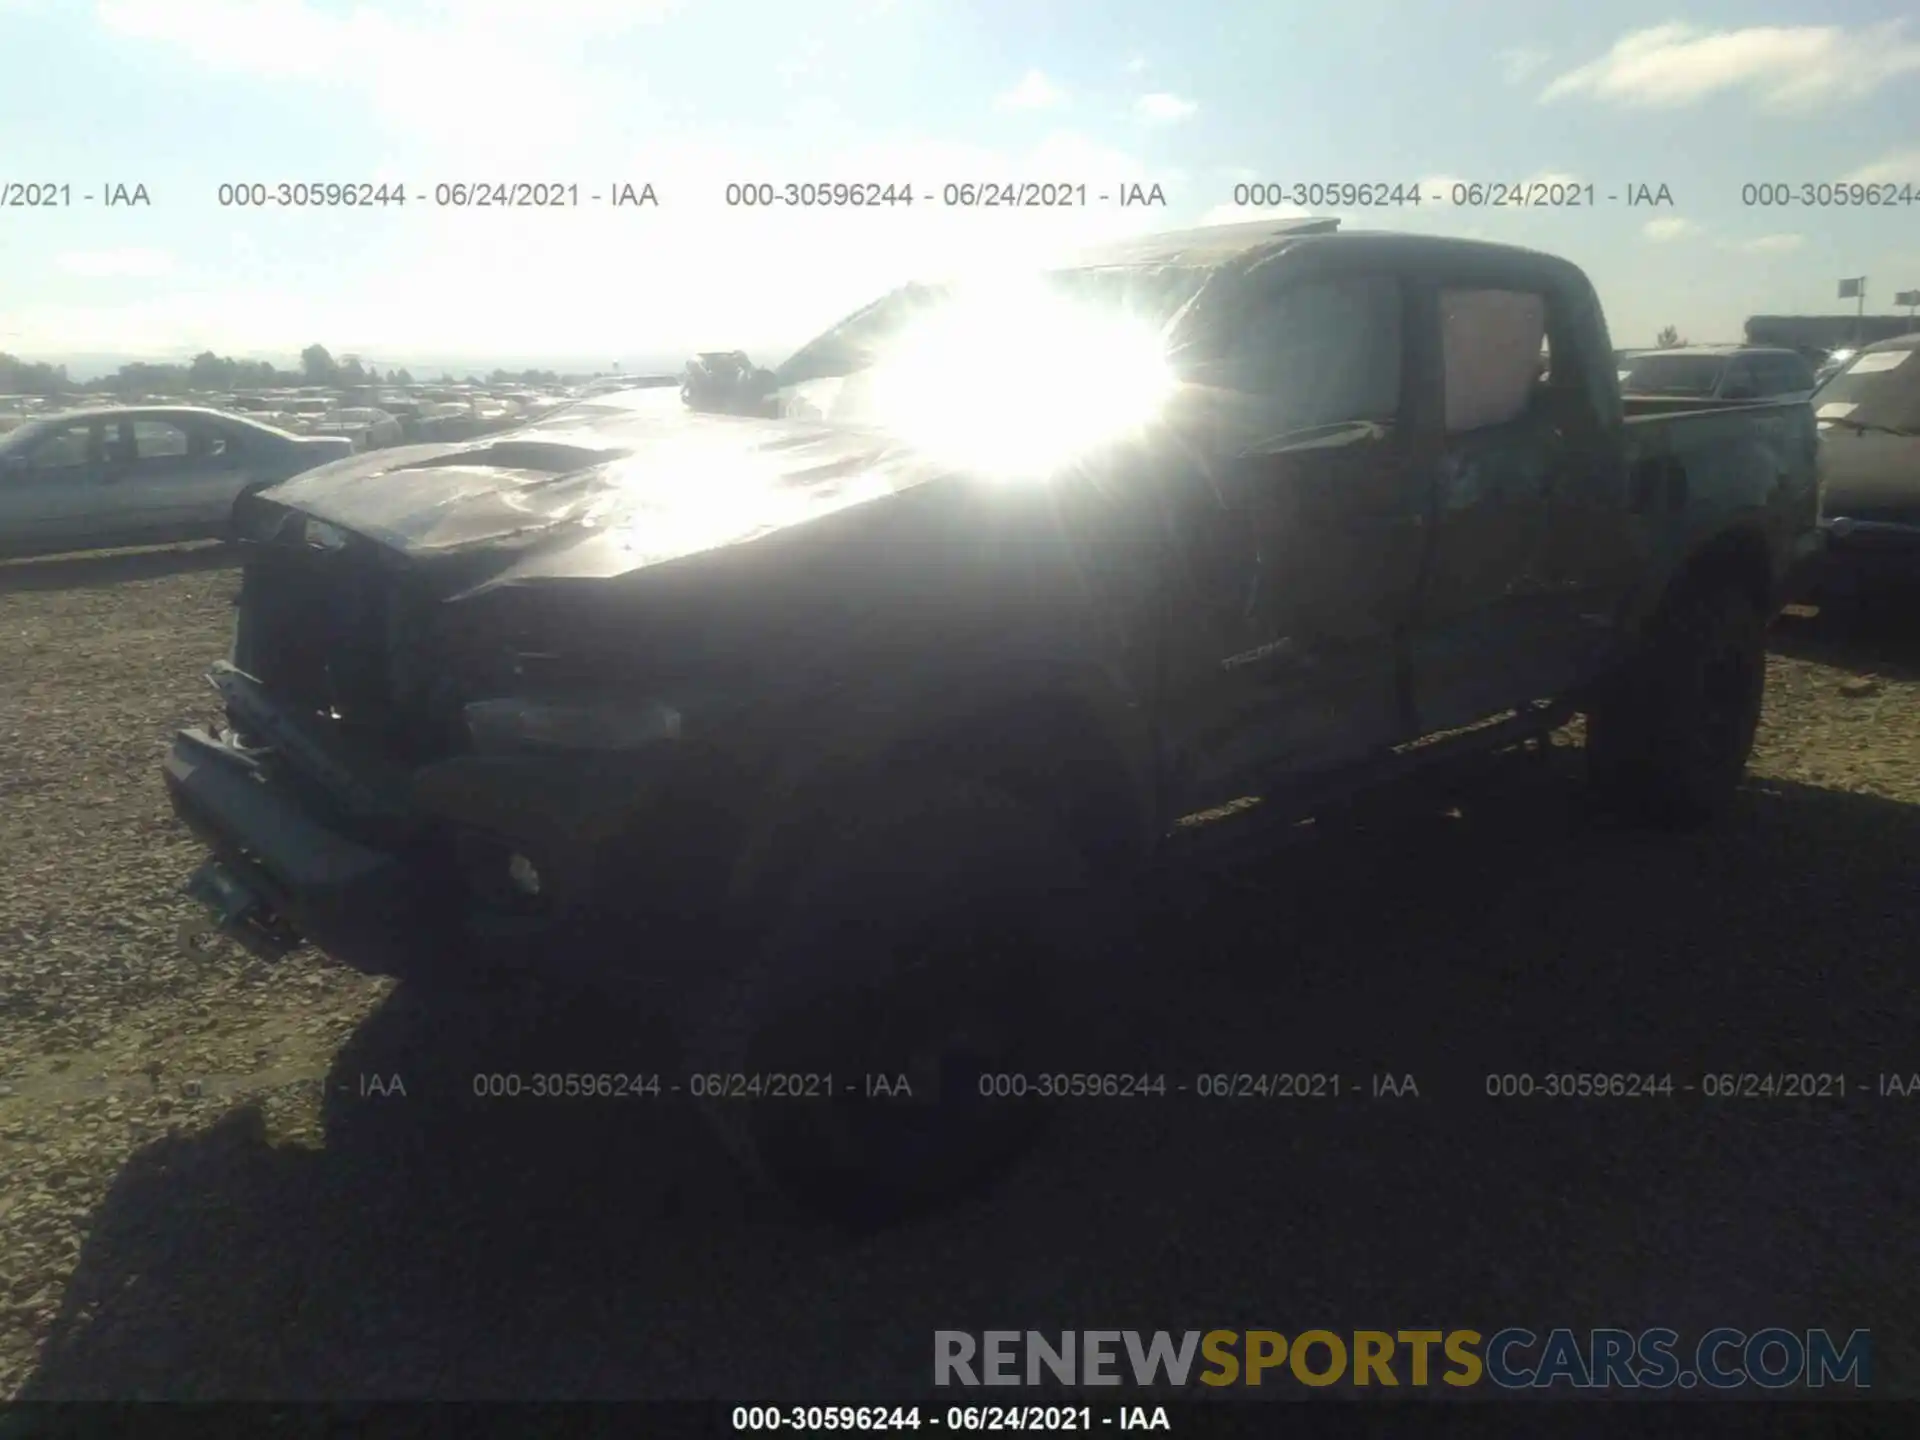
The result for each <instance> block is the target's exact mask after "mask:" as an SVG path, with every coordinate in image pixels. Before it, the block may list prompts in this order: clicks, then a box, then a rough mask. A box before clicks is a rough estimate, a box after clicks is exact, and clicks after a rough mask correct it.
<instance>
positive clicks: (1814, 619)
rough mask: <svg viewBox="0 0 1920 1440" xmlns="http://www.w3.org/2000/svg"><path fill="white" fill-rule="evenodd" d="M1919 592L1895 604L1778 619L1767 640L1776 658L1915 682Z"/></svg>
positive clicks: (1919, 654) (1918, 676)
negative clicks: (1780, 657)
mask: <svg viewBox="0 0 1920 1440" xmlns="http://www.w3.org/2000/svg"><path fill="white" fill-rule="evenodd" d="M1916 601H1920V590H1916V591H1915V592H1914V593H1913V594H1912V595H1910V596H1907V597H1905V598H1904V600H1903V601H1902V602H1901V603H1898V604H1896V603H1892V602H1884V603H1879V604H1872V605H1866V604H1863V605H1859V606H1846V607H1840V606H1830V607H1826V608H1823V609H1821V611H1820V612H1819V613H1818V614H1817V615H1811V616H1806V617H1799V616H1791V615H1786V616H1782V617H1781V618H1780V619H1779V620H1778V621H1776V622H1775V624H1774V627H1773V631H1772V633H1771V634H1770V635H1769V636H1768V648H1769V649H1771V650H1772V651H1773V652H1774V653H1775V654H1778V655H1790V656H1792V657H1793V658H1794V659H1796V660H1811V661H1813V662H1814V663H1816V664H1820V665H1832V666H1834V667H1836V668H1838V669H1841V670H1852V671H1855V672H1858V673H1860V674H1868V675H1876V676H1880V677H1883V678H1885V679H1890V680H1920V609H1917V608H1916V606H1915V602H1916Z"/></svg>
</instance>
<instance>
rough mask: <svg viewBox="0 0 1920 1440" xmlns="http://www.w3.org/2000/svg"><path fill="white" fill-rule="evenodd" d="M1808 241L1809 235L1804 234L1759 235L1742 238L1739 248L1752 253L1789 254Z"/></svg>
mask: <svg viewBox="0 0 1920 1440" xmlns="http://www.w3.org/2000/svg"><path fill="white" fill-rule="evenodd" d="M1806 243H1807V237H1806V236H1804V235H1788V234H1781V235H1758V236H1755V237H1754V238H1753V239H1751V240H1742V241H1741V242H1740V244H1739V247H1738V248H1740V249H1742V250H1745V251H1746V252H1747V253H1748V254H1750V255H1787V254H1791V253H1792V252H1793V251H1795V250H1798V249H1800V248H1801V247H1802V246H1803V245H1805V244H1806Z"/></svg>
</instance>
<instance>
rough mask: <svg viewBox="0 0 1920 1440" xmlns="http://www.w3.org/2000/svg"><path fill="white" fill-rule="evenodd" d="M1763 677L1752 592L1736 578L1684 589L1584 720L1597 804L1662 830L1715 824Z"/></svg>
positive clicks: (1747, 750)
mask: <svg viewBox="0 0 1920 1440" xmlns="http://www.w3.org/2000/svg"><path fill="white" fill-rule="evenodd" d="M1766 674H1767V666H1766V618H1765V616H1764V615H1763V614H1762V612H1761V609H1760V607H1759V606H1758V605H1757V604H1756V603H1755V602H1754V599H1753V596H1752V594H1751V592H1750V591H1749V589H1748V588H1747V587H1746V586H1745V585H1743V584H1741V583H1740V582H1739V581H1738V580H1737V579H1735V578H1733V577H1725V578H1721V577H1710V576H1708V577H1701V578H1700V579H1698V580H1695V581H1691V582H1687V583H1684V584H1683V585H1682V587H1681V588H1680V589H1679V590H1677V591H1676V592H1675V593H1674V595H1673V596H1672V597H1671V598H1670V599H1669V600H1668V601H1667V603H1666V604H1665V605H1664V606H1663V607H1662V609H1661V611H1660V612H1659V614H1658V615H1657V616H1656V617H1655V618H1654V621H1653V623H1652V625H1651V627H1650V630H1649V633H1648V635H1647V638H1646V643H1645V646H1644V648H1643V650H1642V652H1641V653H1640V655H1639V656H1638V657H1637V658H1636V660H1635V661H1634V662H1633V663H1631V664H1630V665H1629V666H1628V667H1627V668H1626V670H1625V671H1624V672H1623V673H1622V674H1621V675H1619V676H1618V677H1616V679H1615V681H1614V682H1613V683H1612V684H1611V685H1610V686H1608V687H1607V688H1606V689H1605V690H1604V691H1603V693H1602V694H1601V695H1600V696H1599V697H1598V698H1597V699H1596V700H1595V702H1594V703H1593V704H1592V706H1591V707H1590V709H1589V711H1588V714H1587V771H1588V777H1589V781H1590V783H1591V784H1592V786H1593V788H1594V791H1595V795H1596V798H1597V799H1598V800H1599V801H1600V802H1601V803H1602V804H1603V805H1605V806H1607V807H1608V808H1610V809H1612V810H1614V811H1616V812H1618V813H1620V814H1622V815H1624V816H1626V817H1628V818H1630V819H1633V820H1635V821H1638V822H1641V823H1645V824H1652V825H1657V826H1660V827H1663V828H1667V829H1690V828H1692V827H1695V826H1698V825H1703V824H1706V823H1708V822H1709V821H1711V820H1713V819H1714V818H1715V817H1717V816H1718V815H1720V814H1721V813H1722V812H1724V811H1725V809H1726V807H1727V805H1728V804H1729V802H1730V801H1731V800H1732V798H1733V794H1734V792H1735V791H1736V790H1737V789H1738V788H1739V785H1740V779H1741V776H1742V775H1743V774H1744V773H1745V771H1746V766H1747V759H1748V757H1749V756H1750V755H1751V754H1752V752H1753V741H1754V735H1755V733H1756V731H1757V730H1758V728H1759V724H1760V709H1761V704H1762V701H1763V699H1764V696H1765V691H1766Z"/></svg>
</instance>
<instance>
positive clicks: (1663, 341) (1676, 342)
mask: <svg viewBox="0 0 1920 1440" xmlns="http://www.w3.org/2000/svg"><path fill="white" fill-rule="evenodd" d="M1653 343H1654V344H1656V345H1658V346H1659V347H1660V348H1661V349H1662V350H1672V349H1674V348H1675V347H1677V346H1680V345H1684V344H1686V343H1687V342H1686V341H1684V340H1682V339H1681V338H1680V332H1679V331H1678V330H1677V329H1675V328H1674V327H1673V326H1671V325H1669V326H1667V328H1666V329H1664V330H1662V331H1661V332H1660V333H1659V334H1658V335H1656V336H1654V337H1653Z"/></svg>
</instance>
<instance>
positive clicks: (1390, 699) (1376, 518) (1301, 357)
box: [1167, 266, 1431, 804]
mask: <svg viewBox="0 0 1920 1440" xmlns="http://www.w3.org/2000/svg"><path fill="white" fill-rule="evenodd" d="M1237 308H1238V314H1237V317H1236V318H1235V320H1234V321H1232V322H1231V323H1230V324H1228V325H1226V326H1225V327H1223V328H1224V329H1225V331H1226V333H1225V334H1223V335H1222V337H1221V342H1220V352H1221V353H1220V354H1219V355H1218V357H1217V360H1215V359H1210V360H1208V361H1207V362H1205V363H1204V364H1203V365H1202V367H1201V371H1202V373H1203V374H1204V375H1205V376H1206V377H1207V381H1206V383H1207V385H1208V387H1209V389H1210V391H1211V392H1212V394H1213V396H1214V398H1215V399H1216V400H1217V402H1218V404H1217V411H1216V419H1215V423H1214V424H1213V425H1212V427H1211V429H1210V430H1209V432H1208V435H1209V440H1208V443H1206V445H1205V446H1204V453H1203V454H1202V455H1201V456H1200V462H1201V463H1200V465H1199V467H1198V468H1199V470H1200V472H1201V474H1200V477H1199V479H1198V480H1197V482H1196V494H1195V496H1194V497H1193V498H1194V500H1195V502H1196V504H1195V506H1194V508H1192V509H1190V510H1189V518H1190V520H1191V522H1192V528H1191V529H1190V530H1189V535H1190V537H1191V538H1192V539H1193V541H1195V542H1196V543H1195V544H1194V545H1193V547H1192V548H1191V549H1190V551H1189V554H1190V558H1191V564H1192V569H1193V573H1194V578H1195V580H1196V581H1197V582H1198V583H1197V586H1196V589H1197V591H1198V593H1199V594H1201V595H1203V596H1204V597H1205V600H1204V602H1203V603H1204V607H1205V608H1207V609H1208V610H1209V611H1210V613H1209V614H1208V616H1207V617H1206V619H1205V621H1204V623H1203V626H1202V630H1203V633H1204V635H1205V640H1204V642H1203V643H1201V644H1198V645H1194V646H1192V647H1190V658H1191V659H1192V661H1193V662H1194V664H1193V665H1192V667H1191V669H1190V671H1189V674H1188V675H1187V677H1186V678H1187V680H1188V682H1189V683H1188V684H1186V685H1184V686H1180V685H1175V686H1174V687H1172V688H1171V690H1170V693H1169V695H1168V696H1167V700H1168V710H1169V712H1170V713H1169V719H1170V720H1171V722H1172V726H1173V728H1174V729H1175V730H1176V731H1178V730H1180V729H1181V728H1182V722H1184V723H1185V726H1186V727H1187V729H1188V730H1189V732H1190V733H1191V734H1193V735H1194V736H1195V737H1196V743H1195V744H1194V746H1193V747H1192V749H1191V751H1190V755H1189V761H1190V773H1191V775H1192V777H1193V779H1194V781H1195V789H1196V793H1195V794H1194V795H1193V796H1192V797H1191V798H1193V799H1194V800H1195V801H1196V803H1198V804H1205V803H1209V802H1211V801H1213V800H1215V798H1216V797H1218V798H1232V795H1234V794H1245V793H1249V792H1250V791H1256V790H1258V789H1260V788H1263V786H1265V785H1267V784H1270V783H1273V782H1276V781H1279V780H1283V779H1285V778H1286V777H1288V776H1291V775H1297V774H1300V773H1303V772H1308V771H1312V770H1316V769H1321V768H1325V767H1328V766H1331V765H1337V764H1339V763H1342V762H1344V761H1348V760H1354V759H1359V758H1361V757H1363V756H1365V755H1368V754H1370V753H1372V752H1375V751H1378V750H1380V749H1383V748H1385V747H1387V746H1390V745H1392V744H1394V743H1396V742H1397V741H1399V740H1401V739H1404V738H1406V730H1407V726H1408V724H1409V723H1410V720H1411V715H1410V711H1409V709H1408V707H1407V706H1406V704H1405V699H1406V691H1405V689H1404V686H1403V675H1402V669H1401V664H1400V649H1399V641H1400V635H1401V631H1402V629H1403V627H1404V625H1405V624H1406V622H1407V619H1408V618H1409V615H1410V612H1411V607H1412V604H1413V600H1414V596H1415V594H1416V591H1417V584H1418V577H1419V573H1420V565H1421V558H1422V554H1423V551H1424V548H1425V545H1426V535H1427V531H1426V523H1425V522H1426V513H1427V505H1428V480H1427V476H1426V474H1425V473H1424V470H1423V469H1422V466H1421V463H1420V461H1419V459H1418V455H1419V447H1418V446H1417V445H1416V444H1415V443H1414V441H1415V432H1416V430H1417V428H1418V426H1417V425H1416V424H1415V423H1414V421H1415V418H1416V412H1417V410H1418V408H1419V404H1418V398H1417V395H1415V394H1414V393H1413V392H1414V388H1415V387H1414V386H1413V380H1414V377H1416V376H1417V375H1419V374H1421V373H1424V371H1425V370H1427V369H1430V368H1431V367H1422V366H1419V365H1416V364H1413V363H1411V362H1409V361H1408V359H1407V352H1408V339H1409V331H1410V328H1411V319H1410V316H1411V312H1410V311H1409V308H1408V296H1407V293H1406V291H1405V290H1404V289H1403V287H1402V284H1401V282H1400V279H1399V278H1398V276H1397V275H1395V274H1393V273H1391V272H1389V271H1365V270H1347V271H1339V270H1329V269H1327V268H1326V267H1325V266H1321V267H1317V268H1316V269H1315V270H1313V271H1311V272H1302V271H1301V270H1298V269H1296V270H1294V271H1293V273H1292V277H1291V278H1287V277H1286V276H1281V277H1276V280H1275V281H1273V282H1270V283H1269V284H1268V285H1267V286H1265V287H1255V288H1252V289H1251V290H1250V291H1249V293H1248V294H1247V295H1246V296H1245V297H1244V304H1242V305H1240V306H1238V307H1237Z"/></svg>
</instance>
